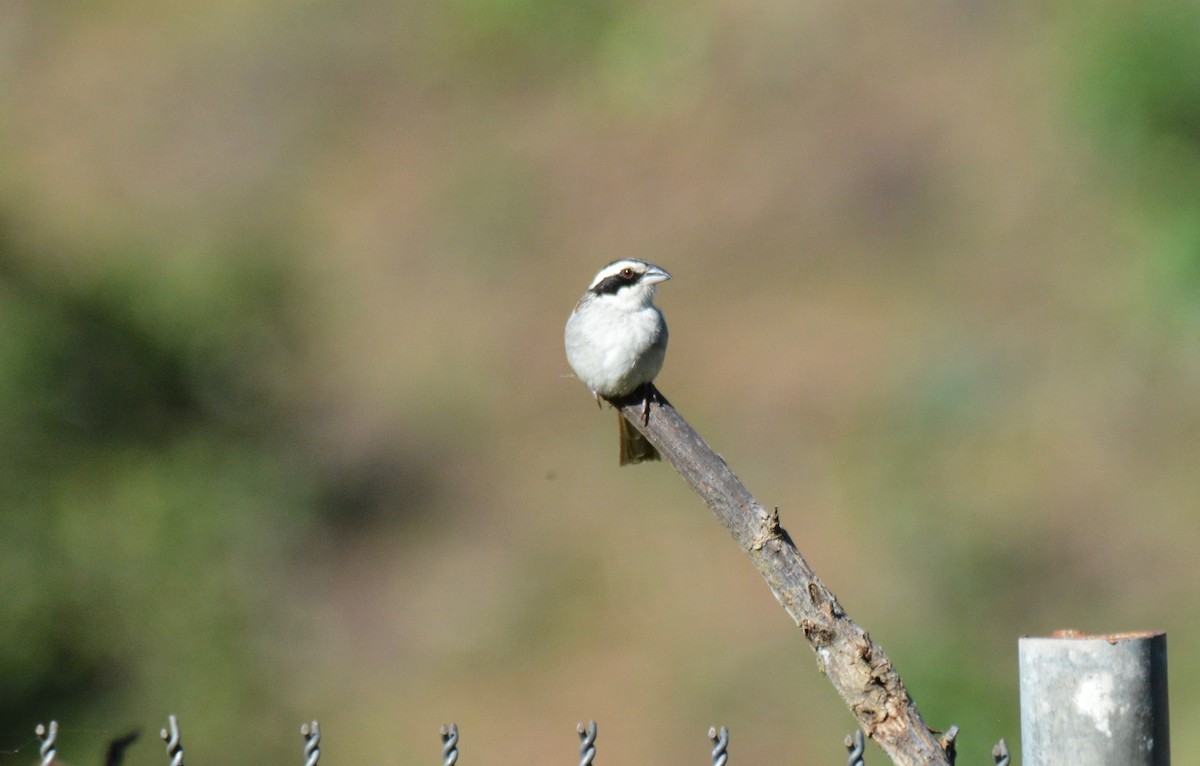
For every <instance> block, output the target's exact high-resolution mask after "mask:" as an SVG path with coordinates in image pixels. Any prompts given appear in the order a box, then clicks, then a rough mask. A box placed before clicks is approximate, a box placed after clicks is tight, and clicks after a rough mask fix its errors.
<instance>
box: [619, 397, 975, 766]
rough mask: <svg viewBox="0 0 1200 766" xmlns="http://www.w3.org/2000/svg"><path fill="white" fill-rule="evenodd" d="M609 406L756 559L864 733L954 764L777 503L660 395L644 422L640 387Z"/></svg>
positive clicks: (897, 753) (898, 756)
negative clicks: (768, 503)
mask: <svg viewBox="0 0 1200 766" xmlns="http://www.w3.org/2000/svg"><path fill="white" fill-rule="evenodd" d="M613 404H614V406H616V407H618V409H620V411H621V414H623V415H624V416H625V418H626V419H627V420H628V421H629V422H630V423H632V424H633V425H634V427H635V428H637V429H638V430H640V431H641V432H642V433H643V434H645V436H646V438H647V439H649V440H650V442H651V443H652V444H654V446H655V447H657V448H658V451H659V452H660V453H662V456H663V457H664V458H665V459H667V460H669V461H670V462H671V464H672V465H673V466H675V470H676V471H678V472H679V474H680V475H681V476H683V478H684V480H685V481H687V483H688V484H689V485H690V486H691V487H692V489H693V490H694V491H695V492H696V494H698V495H699V496H700V498H701V499H702V500H704V502H705V504H706V505H708V507H709V508H710V509H712V511H713V513H715V514H716V516H717V518H718V519H720V520H721V523H722V524H724V525H725V527H726V529H728V530H729V532H730V534H732V535H733V539H734V540H736V541H737V543H738V545H740V546H741V547H742V550H743V551H745V553H746V554H747V555H748V556H749V557H750V560H751V561H752V562H754V566H755V568H756V569H758V571H759V572H760V573H761V574H762V576H763V579H765V580H766V581H767V585H768V586H769V587H770V588H771V591H772V592H773V593H774V594H775V598H776V599H778V600H779V603H780V604H781V605H782V606H783V608H784V609H786V610H787V613H788V614H789V615H791V617H792V619H793V620H794V621H795V622H796V625H797V626H799V628H800V630H801V631H803V633H804V637H805V638H806V639H808V642H809V644H811V645H812V648H813V651H814V652H816V654H817V663H818V666H819V667H820V668H821V671H822V672H823V673H824V674H825V676H826V677H828V678H829V680H830V682H831V683H833V685H834V688H836V689H837V691H838V694H840V695H841V697H842V699H843V700H845V702H846V705H847V706H848V707H849V708H850V712H851V713H853V714H854V716H855V718H857V719H858V722H859V725H860V726H861V727H862V729H863V731H864V732H866V734H867V736H869V737H871V738H872V739H874V740H875V741H876V742H878V743H879V746H880V747H881V748H883V750H884V752H886V753H887V754H888V755H889V756H890V757H891V759H892V761H893V762H894V763H896V764H899V765H900V766H918V765H919V766H927V765H928V764H947V765H949V764H952V763H953V761H952V759H951V757H950V756H949V755H948V754H947V753H946V751H945V750H944V745H943V743H942V742H940V741H939V740H938V738H937V737H936V736H935V735H934V733H933V732H932V731H931V730H930V729H929V727H927V726H926V725H925V722H924V721H923V720H921V715H920V714H919V713H918V712H917V707H916V705H915V704H914V703H913V701H912V698H911V697H909V695H908V692H907V691H906V690H905V688H904V683H903V682H902V681H901V680H900V676H899V675H898V674H897V673H896V671H895V669H894V668H893V667H892V663H891V661H889V660H888V658H887V656H886V655H885V654H884V653H883V649H881V648H880V647H879V645H878V644H876V643H875V642H873V641H872V640H871V637H870V636H869V635H867V633H866V631H864V630H863V629H862V628H860V627H859V626H858V625H856V624H855V623H854V622H853V621H852V620H851V619H850V618H849V617H848V616H847V615H846V612H845V610H843V609H842V607H841V606H840V605H839V604H838V602H837V599H836V598H835V597H834V595H833V593H831V592H830V591H829V589H828V588H826V587H825V585H824V584H823V583H822V582H821V581H820V579H818V578H817V575H816V573H814V572H813V570H812V568H811V567H809V565H808V562H806V561H805V560H804V557H803V556H801V555H800V551H799V550H797V549H796V546H795V544H794V543H793V542H792V540H791V538H790V537H789V536H788V534H787V532H785V531H784V529H783V528H782V527H781V526H780V525H779V513H778V509H776V510H772V511H768V510H767V509H766V508H764V507H763V506H762V504H761V503H759V502H758V501H757V500H755V499H754V497H753V496H752V495H751V494H750V492H749V490H747V489H746V487H745V486H744V485H743V484H742V483H741V481H739V480H738V478H737V477H736V476H734V475H733V472H732V471H730V470H729V466H727V465H726V464H725V461H724V460H722V459H721V457H720V456H719V455H717V454H716V453H715V452H713V451H712V449H711V448H709V446H708V445H707V444H706V443H705V442H704V440H703V439H701V438H700V435H699V434H697V433H696V432H695V431H694V430H692V427H691V426H690V425H688V423H687V421H685V420H684V419H683V417H682V416H681V415H680V414H679V413H678V412H677V411H676V410H675V408H674V407H672V406H671V405H670V403H669V402H667V401H666V400H665V399H664V398H663V397H662V395H661V394H658V393H657V392H654V395H653V396H652V404H651V407H650V409H649V417H648V422H647V423H645V424H643V423H642V419H643V417H644V414H645V412H644V410H643V397H642V396H641V395H640V393H635V394H634V395H631V396H629V397H626V398H625V399H623V400H621V401H617V402H613Z"/></svg>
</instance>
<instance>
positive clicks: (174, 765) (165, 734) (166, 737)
mask: <svg viewBox="0 0 1200 766" xmlns="http://www.w3.org/2000/svg"><path fill="white" fill-rule="evenodd" d="M167 726H169V727H170V731H168V730H167V729H163V730H162V732H160V733H159V736H160V737H162V739H163V742H166V743H167V755H168V756H170V758H171V766H183V739H182V738H181V737H180V736H179V719H177V718H176V717H175V716H173V715H169V716H167Z"/></svg>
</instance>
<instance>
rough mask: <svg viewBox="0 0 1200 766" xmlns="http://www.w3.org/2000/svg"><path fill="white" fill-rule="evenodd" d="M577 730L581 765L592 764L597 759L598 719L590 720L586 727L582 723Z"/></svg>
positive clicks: (589, 765) (587, 765) (588, 765)
mask: <svg viewBox="0 0 1200 766" xmlns="http://www.w3.org/2000/svg"><path fill="white" fill-rule="evenodd" d="M575 731H577V732H579V766H592V761H594V760H596V721H595V720H591V721H588V725H587V728H586V729H585V728H584V727H583V724H582V723H580V724H579V725H578V726H576V727H575Z"/></svg>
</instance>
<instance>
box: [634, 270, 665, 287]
mask: <svg viewBox="0 0 1200 766" xmlns="http://www.w3.org/2000/svg"><path fill="white" fill-rule="evenodd" d="M670 278H671V275H670V274H668V273H667V272H666V271H664V270H662V269H660V268H659V267H657V266H651V267H650V268H648V269H646V273H645V274H643V275H642V278H641V279H640V280H638V281H639V282H641V283H642V284H643V285H656V284H658V283H659V282H666V281H667V280H668V279H670Z"/></svg>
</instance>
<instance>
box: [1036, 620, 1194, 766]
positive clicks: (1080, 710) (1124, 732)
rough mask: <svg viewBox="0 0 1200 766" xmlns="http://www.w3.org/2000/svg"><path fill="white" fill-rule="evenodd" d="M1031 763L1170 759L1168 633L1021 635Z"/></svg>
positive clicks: (1055, 765) (1125, 765)
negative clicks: (1046, 636) (1040, 636)
mask: <svg viewBox="0 0 1200 766" xmlns="http://www.w3.org/2000/svg"><path fill="white" fill-rule="evenodd" d="M1018 654H1019V656H1020V673H1021V755H1022V759H1021V760H1022V763H1023V764H1025V766H1065V765H1067V764H1071V765H1074V764H1084V763H1086V764H1089V766H1170V763H1171V742H1170V729H1169V724H1168V720H1167V636H1166V634H1165V633H1125V634H1116V635H1111V636H1089V635H1084V634H1081V633H1077V632H1074V631H1060V632H1058V633H1055V634H1053V635H1052V636H1050V637H1049V638H1028V637H1027V638H1022V639H1020V641H1019V642H1018Z"/></svg>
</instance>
